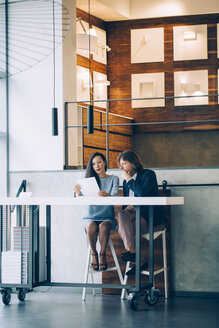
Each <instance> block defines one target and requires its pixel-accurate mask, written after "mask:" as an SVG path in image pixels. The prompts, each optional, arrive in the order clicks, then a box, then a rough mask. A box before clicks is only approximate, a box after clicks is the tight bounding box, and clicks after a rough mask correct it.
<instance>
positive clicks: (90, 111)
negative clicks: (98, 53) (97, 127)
mask: <svg viewBox="0 0 219 328" xmlns="http://www.w3.org/2000/svg"><path fill="white" fill-rule="evenodd" d="M88 24H89V29H88V31H89V35H88V40H89V47H88V51H89V62H88V63H89V75H88V79H89V99H90V104H89V105H88V106H87V134H93V133H94V108H93V105H91V70H90V36H91V34H90V28H91V26H90V0H88Z"/></svg>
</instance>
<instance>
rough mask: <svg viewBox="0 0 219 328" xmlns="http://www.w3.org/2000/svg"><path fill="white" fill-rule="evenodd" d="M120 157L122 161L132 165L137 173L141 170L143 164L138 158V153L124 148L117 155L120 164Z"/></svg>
mask: <svg viewBox="0 0 219 328" xmlns="http://www.w3.org/2000/svg"><path fill="white" fill-rule="evenodd" d="M121 159H123V160H124V161H128V162H129V163H131V164H132V165H134V167H135V171H136V172H137V173H138V172H140V171H141V170H143V164H142V162H141V160H140V158H139V157H138V155H137V154H136V153H135V152H134V151H131V150H126V151H123V152H122V153H120V154H119V156H118V157H117V162H118V165H119V164H120V160H121Z"/></svg>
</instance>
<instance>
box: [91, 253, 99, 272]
mask: <svg viewBox="0 0 219 328" xmlns="http://www.w3.org/2000/svg"><path fill="white" fill-rule="evenodd" d="M91 255H92V262H91V268H92V269H93V270H94V271H98V270H99V261H98V254H97V253H93V254H92V253H91Z"/></svg>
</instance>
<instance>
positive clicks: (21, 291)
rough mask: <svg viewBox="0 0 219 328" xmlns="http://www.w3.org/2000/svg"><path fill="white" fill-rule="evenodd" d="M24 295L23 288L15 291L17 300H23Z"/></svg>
mask: <svg viewBox="0 0 219 328" xmlns="http://www.w3.org/2000/svg"><path fill="white" fill-rule="evenodd" d="M25 297H26V291H25V289H24V288H19V289H18V292H17V298H18V299H19V301H21V302H24V300H25Z"/></svg>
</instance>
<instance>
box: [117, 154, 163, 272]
mask: <svg viewBox="0 0 219 328" xmlns="http://www.w3.org/2000/svg"><path fill="white" fill-rule="evenodd" d="M118 165H119V167H120V169H121V170H122V176H123V178H124V181H123V194H124V196H129V197H156V196H159V192H158V184H157V178H156V174H155V172H154V171H152V170H150V169H144V168H143V164H142V162H141V160H140V159H139V157H138V156H137V154H136V153H134V152H133V151H130V150H128V151H124V152H122V153H121V154H120V155H119V156H118ZM140 213H141V232H142V234H145V233H147V232H148V230H149V228H148V227H149V208H148V206H141V212H140ZM135 220H136V213H135V208H134V207H133V206H124V207H123V209H122V210H121V211H120V212H119V213H118V225H119V228H118V232H119V235H120V237H121V238H122V240H123V243H124V246H125V249H126V252H125V253H122V254H121V255H120V257H121V259H122V260H123V261H124V262H128V261H131V262H135ZM166 221H167V219H166V216H165V213H164V208H163V207H162V206H155V209H154V226H155V228H154V230H160V229H162V226H163V225H164V224H165V223H166ZM146 268H147V262H145V263H144V264H143V265H142V266H141V270H144V269H146ZM126 274H127V275H132V274H135V266H133V268H132V269H131V270H129V271H128V272H126Z"/></svg>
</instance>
